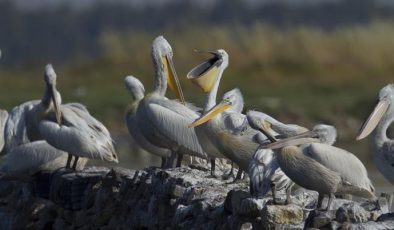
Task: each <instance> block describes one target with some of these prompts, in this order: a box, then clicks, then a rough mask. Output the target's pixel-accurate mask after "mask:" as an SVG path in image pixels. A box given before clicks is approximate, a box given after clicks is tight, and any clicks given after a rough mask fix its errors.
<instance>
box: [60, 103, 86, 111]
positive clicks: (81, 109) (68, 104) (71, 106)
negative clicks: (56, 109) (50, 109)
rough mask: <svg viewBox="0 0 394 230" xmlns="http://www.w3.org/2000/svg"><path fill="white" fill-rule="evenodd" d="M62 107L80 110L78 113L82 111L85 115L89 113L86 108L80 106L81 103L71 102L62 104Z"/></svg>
mask: <svg viewBox="0 0 394 230" xmlns="http://www.w3.org/2000/svg"><path fill="white" fill-rule="evenodd" d="M64 106H68V107H70V108H75V109H76V110H80V111H83V112H85V113H89V111H88V109H87V108H86V106H85V105H83V104H81V103H76V102H72V103H67V104H64Z"/></svg>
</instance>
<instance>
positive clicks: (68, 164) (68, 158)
mask: <svg viewBox="0 0 394 230" xmlns="http://www.w3.org/2000/svg"><path fill="white" fill-rule="evenodd" d="M72 157H73V156H72V155H71V154H68V157H67V163H66V169H70V168H71V160H72Z"/></svg>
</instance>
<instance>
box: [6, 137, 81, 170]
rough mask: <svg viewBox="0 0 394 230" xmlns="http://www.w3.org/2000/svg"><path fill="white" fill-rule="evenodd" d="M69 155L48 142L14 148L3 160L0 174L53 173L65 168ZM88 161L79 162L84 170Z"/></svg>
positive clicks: (32, 143)
mask: <svg viewBox="0 0 394 230" xmlns="http://www.w3.org/2000/svg"><path fill="white" fill-rule="evenodd" d="M67 156H68V154H67V153H66V152H64V151H62V150H59V149H56V148H54V147H53V146H51V145H49V144H48V143H47V142H46V141H44V140H42V141H34V142H30V143H26V144H22V145H19V146H16V147H15V148H13V149H12V150H11V151H10V152H8V153H7V154H6V155H5V156H4V157H3V159H2V162H1V164H0V172H2V173H5V175H7V176H11V177H12V176H15V177H18V176H32V175H34V174H35V173H37V172H39V171H43V170H48V171H53V170H57V169H59V168H62V167H64V165H65V164H66V161H67ZM86 162H87V159H86V158H82V159H81V160H79V162H78V166H77V168H78V169H82V168H83V167H84V165H85V164H86Z"/></svg>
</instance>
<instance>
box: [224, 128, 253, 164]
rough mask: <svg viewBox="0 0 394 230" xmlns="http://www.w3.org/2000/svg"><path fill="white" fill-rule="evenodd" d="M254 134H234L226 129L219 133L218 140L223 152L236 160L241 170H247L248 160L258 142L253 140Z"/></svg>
mask: <svg viewBox="0 0 394 230" xmlns="http://www.w3.org/2000/svg"><path fill="white" fill-rule="evenodd" d="M253 136H254V135H234V134H232V133H230V132H228V130H224V131H222V132H220V133H219V135H218V140H219V143H218V144H220V146H221V149H223V150H224V152H223V154H224V155H225V156H226V157H228V158H230V160H232V161H234V162H236V163H237V164H238V166H239V167H240V168H241V169H242V170H245V171H246V170H248V167H249V162H250V160H251V159H252V156H253V154H254V153H255V152H256V150H257V148H258V147H259V144H257V143H256V142H254V141H253Z"/></svg>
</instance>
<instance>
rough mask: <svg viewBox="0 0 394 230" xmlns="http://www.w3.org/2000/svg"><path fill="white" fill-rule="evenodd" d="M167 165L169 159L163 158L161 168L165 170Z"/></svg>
mask: <svg viewBox="0 0 394 230" xmlns="http://www.w3.org/2000/svg"><path fill="white" fill-rule="evenodd" d="M166 165H167V157H161V168H165V167H166Z"/></svg>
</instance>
